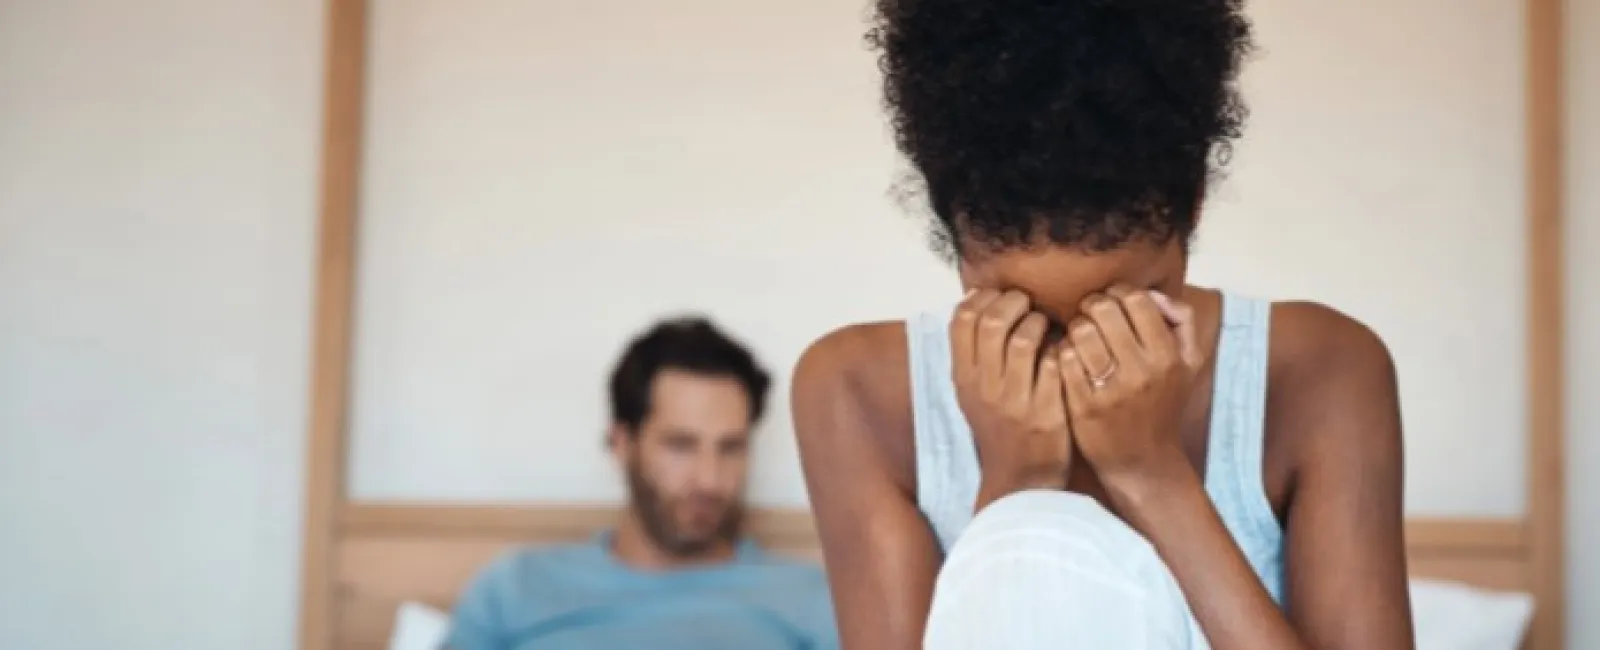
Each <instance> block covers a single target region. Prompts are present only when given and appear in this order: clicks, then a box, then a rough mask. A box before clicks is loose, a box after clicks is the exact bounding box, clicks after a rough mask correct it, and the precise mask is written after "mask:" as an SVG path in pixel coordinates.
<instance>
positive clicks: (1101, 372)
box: [1067, 316, 1117, 397]
mask: <svg viewBox="0 0 1600 650" xmlns="http://www.w3.org/2000/svg"><path fill="white" fill-rule="evenodd" d="M1067 339H1068V340H1069V341H1071V342H1072V346H1071V351H1072V352H1073V357H1074V358H1075V359H1076V364H1077V367H1078V368H1079V369H1081V370H1082V371H1083V373H1084V378H1085V379H1087V380H1090V381H1091V383H1093V382H1094V380H1104V381H1109V380H1110V378H1111V377H1112V376H1113V375H1115V374H1116V373H1117V359H1116V357H1114V356H1112V354H1111V348H1110V347H1108V346H1107V345H1106V343H1105V340H1104V339H1103V338H1102V337H1101V336H1100V328H1099V327H1098V326H1097V325H1096V324H1095V322H1094V321H1092V320H1090V319H1088V318H1084V317H1081V316H1080V317H1078V318H1074V319H1073V320H1072V323H1071V324H1070V325H1068V326H1067ZM1069 397H1070V393H1069Z"/></svg>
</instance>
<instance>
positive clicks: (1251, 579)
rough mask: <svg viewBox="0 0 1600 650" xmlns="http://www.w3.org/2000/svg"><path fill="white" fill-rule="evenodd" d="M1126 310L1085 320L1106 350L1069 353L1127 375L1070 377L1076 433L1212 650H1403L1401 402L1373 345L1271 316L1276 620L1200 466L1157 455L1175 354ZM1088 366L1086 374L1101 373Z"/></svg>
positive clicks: (1365, 337)
mask: <svg viewBox="0 0 1600 650" xmlns="http://www.w3.org/2000/svg"><path fill="white" fill-rule="evenodd" d="M1120 301H1121V302H1122V306H1123V307H1124V308H1125V313H1126V315H1127V319H1124V318H1123V315H1122V313H1119V312H1121V311H1123V310H1118V309H1115V308H1113V306H1112V305H1110V304H1108V303H1107V302H1105V301H1099V302H1098V303H1097V304H1094V305H1090V306H1089V307H1088V308H1086V309H1085V311H1086V312H1087V313H1090V314H1091V315H1092V317H1093V318H1094V320H1095V325H1096V328H1095V329H1096V330H1098V332H1094V333H1093V334H1098V335H1100V337H1102V338H1103V341H1102V340H1096V338H1097V337H1091V336H1087V335H1085V336H1080V337H1078V338H1079V339H1081V340H1082V341H1083V342H1085V345H1081V346H1078V347H1079V349H1089V350H1095V349H1097V346H1099V347H1101V348H1105V349H1108V350H1109V351H1111V352H1112V356H1115V357H1116V358H1117V360H1118V362H1119V363H1120V364H1122V365H1121V367H1123V368H1124V370H1119V371H1118V373H1119V374H1120V373H1123V372H1128V373H1129V374H1128V376H1127V378H1126V379H1123V380H1122V382H1121V385H1118V383H1117V382H1116V381H1113V382H1109V383H1108V387H1107V388H1106V389H1104V390H1094V389H1092V387H1089V386H1087V383H1086V382H1084V381H1083V380H1082V378H1081V377H1073V379H1072V381H1070V382H1069V384H1070V385H1069V395H1068V402H1069V404H1071V410H1072V411H1073V415H1074V420H1073V426H1074V429H1075V430H1076V431H1077V433H1078V434H1079V440H1080V442H1081V444H1084V445H1085V454H1086V455H1087V456H1088V457H1089V459H1090V462H1091V464H1094V463H1096V461H1097V460H1098V462H1099V464H1098V465H1097V466H1096V468H1097V469H1098V470H1100V473H1101V479H1102V481H1104V482H1105V484H1106V487H1107V489H1108V491H1109V492H1110V494H1111V497H1112V500H1113V502H1115V503H1116V505H1117V508H1118V510H1119V511H1121V512H1122V513H1123V514H1124V516H1125V517H1127V518H1128V520H1129V523H1130V524H1132V525H1133V526H1134V527H1135V528H1136V529H1138V530H1139V531H1140V532H1141V533H1142V534H1144V535H1145V537H1147V538H1148V539H1149V540H1150V541H1151V543H1152V544H1153V545H1154V546H1155V547H1156V550H1157V552H1158V553H1159V554H1160V555H1161V557H1162V559H1163V560H1164V561H1165V562H1166V564H1167V566H1168V567H1169V568H1170V569H1171V570H1172V572H1173V574H1174V576H1175V577H1176V578H1177V581H1178V584H1179V586H1180V587H1181V588H1182V590H1183V593H1184V596H1185V598H1186V599H1187V600H1188V602H1189V604H1190V606H1191V609H1192V610H1193V611H1194V614H1195V618H1196V619H1197V620H1198V621H1199V623H1200V628H1201V629H1202V630H1203V631H1204V632H1205V634H1206V637H1207V640H1208V641H1209V642H1210V644H1211V646H1212V647H1214V648H1219V649H1229V648H1238V649H1247V648H1248V649H1252V650H1254V649H1256V648H1274V649H1277V648H1317V649H1319V650H1400V649H1409V648H1411V647H1412V644H1413V640H1412V637H1411V628H1410V612H1409V606H1408V603H1407V591H1406V573H1405V558H1404V545H1403V540H1402V535H1403V533H1402V528H1403V524H1402V520H1401V515H1400V500H1401V499H1400V491H1401V488H1400V472H1401V470H1400V465H1401V463H1400V442H1399V441H1400V425H1399V414H1398V406H1397V403H1398V398H1397V396H1396V389H1395V380H1394V371H1393V367H1392V363H1391V362H1390V359H1389V355H1388V352H1387V350H1386V349H1385V348H1384V346H1383V344H1382V342H1381V341H1380V340H1379V339H1378V338H1377V336H1376V335H1374V334H1372V333H1371V332H1370V331H1369V330H1367V329H1366V328H1365V327H1364V326H1362V325H1360V324H1359V323H1357V322H1355V321H1353V320H1351V319H1349V318H1348V317H1345V316H1343V315H1340V314H1338V313H1337V312H1334V311H1332V310H1330V309H1327V308H1325V307H1320V306H1315V305H1295V306H1289V307H1287V308H1285V309H1282V310H1280V312H1279V313H1280V314H1282V316H1283V318H1277V317H1276V315H1275V319H1274V327H1275V329H1280V328H1281V329H1280V331H1283V332H1285V334H1284V335H1283V336H1281V337H1275V338H1274V343H1273V345H1274V346H1275V356H1276V355H1277V353H1278V350H1277V349H1276V348H1277V346H1278V345H1279V343H1280V342H1284V343H1286V344H1287V345H1285V348H1287V349H1286V350H1284V351H1285V352H1287V353H1289V356H1290V357H1292V361H1291V362H1290V363H1288V364H1287V365H1289V366H1292V367H1293V370H1292V371H1291V372H1288V373H1284V374H1280V375H1278V376H1276V377H1274V381H1273V382H1272V386H1271V388H1270V389H1269V400H1271V401H1272V402H1273V403H1274V406H1271V407H1269V408H1270V409H1271V411H1272V415H1271V416H1269V425H1270V426H1271V427H1272V428H1271V429H1270V430H1271V431H1272V432H1273V435H1274V436H1275V439H1279V440H1287V441H1288V442H1289V444H1291V446H1292V448H1293V449H1294V450H1295V451H1296V452H1297V453H1296V454H1295V457H1296V459H1297V460H1296V461H1295V468H1296V469H1295V472H1294V481H1293V487H1292V490H1293V492H1292V494H1291V495H1290V499H1289V502H1290V506H1289V525H1288V530H1287V533H1286V534H1287V540H1288V541H1287V544H1288V549H1287V558H1286V559H1287V562H1288V576H1287V578H1288V592H1289V598H1288V603H1287V606H1288V611H1287V613H1285V612H1280V610H1279V609H1278V608H1277V607H1276V606H1275V605H1274V603H1273V602H1272V600H1271V598H1270V596H1269V595H1268V593H1267V591H1266V589H1265V588H1264V587H1263V586H1262V585H1261V583H1260V581H1259V580H1258V579H1257V578H1256V576H1255V574H1254V572H1253V571H1252V569H1251V567H1250V565H1249V564H1248V562H1247V561H1246V560H1245V558H1244V555H1243V553H1241V552H1240V551H1239V548H1238V546H1237V545H1236V544H1235V543H1234V541H1233V539H1232V536H1231V535H1230V534H1229V533H1228V531H1227V528H1226V527H1225V526H1224V525H1223V523H1222V520H1221V518H1220V517H1219V516H1218V514H1217V512H1216V509H1215V508H1214V506H1213V505H1212V503H1211V501H1210V499H1209V498H1208V497H1207V495H1206V492H1205V487H1204V483H1203V481H1202V480H1201V478H1200V476H1199V475H1198V473H1196V472H1195V470H1194V468H1193V466H1192V465H1191V464H1189V462H1188V461H1187V459H1186V458H1185V457H1184V456H1183V454H1182V452H1181V451H1180V450H1179V449H1178V448H1177V447H1176V446H1174V445H1171V444H1163V440H1164V439H1163V437H1162V436H1163V432H1165V431H1167V430H1170V429H1171V428H1172V425H1171V424H1170V423H1167V424H1163V422H1165V419H1164V418H1163V417H1162V416H1161V414H1162V413H1166V412H1172V411H1173V408H1172V406H1173V405H1174V404H1176V403H1178V401H1179V400H1178V399H1177V398H1176V395H1177V394H1178V393H1177V392H1174V391H1173V390H1172V388H1170V387H1171V386H1174V385H1176V384H1178V383H1181V377H1180V375H1181V373H1178V372H1175V371H1172V370H1171V364H1170V359H1169V357H1170V356H1171V354H1172V352H1173V349H1170V348H1166V346H1165V344H1164V343H1162V344H1160V345H1154V346H1152V345H1150V343H1151V342H1159V341H1161V338H1160V337H1159V336H1158V333H1159V332H1158V326H1157V322H1156V321H1155V318H1154V317H1153V316H1152V315H1151V314H1152V312H1151V310H1150V309H1149V307H1150V305H1149V304H1148V303H1147V302H1146V301H1145V300H1144V299H1142V298H1139V297H1137V296H1134V297H1132V298H1131V299H1130V298H1129V297H1128V295H1124V296H1122V297H1121V299H1120ZM1282 312H1289V313H1286V314H1284V313H1282ZM1128 320H1132V321H1134V322H1135V324H1133V325H1129V324H1128V323H1127V321H1128ZM1171 320H1173V321H1174V323H1175V325H1176V330H1175V331H1176V332H1177V334H1178V337H1177V338H1178V341H1177V342H1178V344H1179V345H1178V346H1177V349H1178V350H1190V351H1191V352H1190V353H1188V355H1187V356H1190V360H1189V361H1188V362H1186V365H1188V366H1189V367H1191V368H1192V367H1195V366H1196V360H1195V359H1194V358H1193V356H1192V354H1193V353H1192V350H1194V349H1195V348H1194V342H1193V341H1192V340H1186V337H1192V336H1193V330H1192V327H1191V325H1192V312H1191V311H1190V310H1188V309H1187V308H1186V307H1181V306H1180V309H1179V310H1177V317H1176V318H1173V319H1171ZM1134 331H1137V332H1138V334H1139V336H1138V337H1134V336H1131V334H1132V333H1133V332H1134ZM1136 339H1137V340H1138V341H1143V342H1145V345H1143V346H1141V345H1138V344H1136V342H1135V341H1136ZM1301 342H1303V343H1301ZM1075 345H1077V341H1075ZM1090 356H1098V355H1090ZM1097 361H1099V362H1098V363H1091V364H1087V365H1089V366H1091V367H1099V368H1103V367H1105V366H1104V365H1102V364H1103V363H1105V361H1104V360H1097ZM1077 365H1079V366H1083V365H1086V364H1083V363H1081V362H1077ZM1079 372H1080V374H1081V372H1082V371H1081V370H1080V371H1079ZM1069 374H1070V373H1069ZM1163 376H1165V377H1167V379H1165V380H1163V379H1161V377H1163ZM1074 400H1076V403H1073V402H1074ZM1080 423H1081V426H1080Z"/></svg>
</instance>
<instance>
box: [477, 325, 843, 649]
mask: <svg viewBox="0 0 1600 650" xmlns="http://www.w3.org/2000/svg"><path fill="white" fill-rule="evenodd" d="M769 383H770V380H769V378H768V375H767V372H766V371H765V370H763V369H762V368H761V367H760V365H759V364H758V363H757V361H756V359H755V358H754V356H753V355H752V354H751V353H750V352H749V351H748V350H746V349H745V348H744V347H742V346H741V345H739V344H738V343H737V342H735V341H733V340H731V339H729V338H728V337H727V336H726V335H724V334H723V333H722V332H720V331H719V330H718V329H717V328H716V327H715V326H714V325H712V324H711V323H710V322H709V321H707V320H704V319H700V318H687V319H680V320H669V321H665V322H662V323H659V324H657V325H656V326H655V327H653V328H652V329H650V330H649V331H647V332H645V333H644V334H642V335H641V336H639V337H638V338H636V339H635V340H634V341H633V342H632V343H631V344H630V345H629V346H628V348H627V350H626V351H625V352H624V353H623V355H622V359H621V360H620V361H619V362H618V363H617V366H616V368H615V370H614V371H613V372H612V375H611V385H610V397H611V420H612V422H611V427H610V430H609V432H608V434H607V445H608V447H609V448H610V451H611V454H612V455H613V457H614V458H615V459H616V461H617V464H618V465H619V467H620V468H621V469H622V471H623V474H624V475H625V476H626V477H627V481H628V489H629V494H630V503H629V507H628V510H627V515H626V516H625V517H624V518H623V519H622V521H621V522H620V524H619V525H618V526H617V527H616V529H614V530H610V531H606V532H603V533H601V534H599V535H598V536H596V538H595V539H594V540H593V541H591V542H589V543H587V544H580V545H574V546H568V547H559V548H543V549H527V550H520V551H516V552H513V553H510V554H508V555H506V556H504V557H502V558H500V559H499V560H497V561H496V562H495V563H494V564H493V565H491V566H490V567H489V568H488V569H486V570H485V571H484V572H483V573H482V574H480V575H479V576H478V577H477V579H476V580H474V581H473V583H472V584H471V585H470V586H469V587H468V589H467V591H466V593H464V594H463V595H462V598H461V600H460V602H459V603H458V605H457V609H456V612H455V616H454V621H453V628H452V630H451V632H450V636H449V638H448V640H447V646H448V647H450V648H451V649H452V650H560V649H568V648H571V649H574V650H577V649H580V648H581V649H584V650H608V649H616V650H636V649H638V650H642V649H645V648H648V649H650V650H677V649H681V650H718V649H722V648H727V649H728V650H735V649H736V650H768V649H770V650H779V649H782V650H798V649H802V648H804V649H814V650H823V649H827V648H836V647H837V646H838V640H837V634H836V632H835V630H834V623H833V610H832V605H831V603H830V602H829V598H828V591H827V583H826V581H825V580H824V578H823V576H822V573H821V571H820V570H819V569H817V568H815V567H812V566H809V565H806V564H802V563H798V562H790V561H785V560H780V559H777V558H774V557H770V556H768V555H766V554H764V553H763V552H762V550H761V549H760V548H758V547H757V546H756V545H755V543H754V542H752V541H749V540H746V539H742V538H741V537H740V520H741V517H742V514H743V511H744V504H743V493H744V487H745V482H746V481H745V479H746V475H747V472H748V470H749V453H748V452H749V447H750V434H751V429H752V428H753V427H754V425H755V424H756V423H757V422H758V421H759V420H760V418H761V414H762V410H763V408H764V406H765V404H766V397H767V389H768V385H769Z"/></svg>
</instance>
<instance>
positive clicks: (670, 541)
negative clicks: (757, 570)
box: [627, 463, 744, 558]
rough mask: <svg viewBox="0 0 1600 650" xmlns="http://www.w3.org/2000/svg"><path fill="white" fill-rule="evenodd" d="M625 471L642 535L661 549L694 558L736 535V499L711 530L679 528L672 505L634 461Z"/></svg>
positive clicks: (739, 517) (739, 511) (740, 509)
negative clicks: (700, 530) (641, 527)
mask: <svg viewBox="0 0 1600 650" xmlns="http://www.w3.org/2000/svg"><path fill="white" fill-rule="evenodd" d="M627 474H628V490H629V492H630V494H631V495H632V497H633V503H632V507H633V511H634V512H636V513H638V515H639V521H640V522H641V523H642V524H644V531H645V534H646V535H649V536H650V540H651V541H653V542H655V544H656V547H657V548H659V549H661V551H662V552H664V553H666V554H668V555H671V556H674V557H680V558H686V557H693V556H696V555H701V554H704V553H706V552H707V551H710V550H712V548H713V547H715V546H717V545H718V544H720V543H722V542H732V541H735V540H737V539H738V538H739V532H740V529H741V528H742V526H743V524H744V505H743V504H741V503H739V502H738V501H736V500H735V501H731V502H728V503H727V505H726V507H725V508H724V509H723V511H722V514H721V519H720V520H719V521H717V523H716V526H714V527H713V528H712V529H711V530H710V532H708V533H705V534H699V533H695V532H691V531H687V530H680V529H679V525H678V520H677V518H676V517H674V516H673V514H674V513H673V506H674V504H673V503H672V501H671V500H669V499H668V498H667V497H666V496H664V495H662V494H661V491H660V490H657V489H656V487H655V485H653V484H651V483H650V480H649V479H647V478H645V476H644V472H643V471H641V470H640V469H639V467H638V465H637V463H632V464H630V466H629V467H628V472H627Z"/></svg>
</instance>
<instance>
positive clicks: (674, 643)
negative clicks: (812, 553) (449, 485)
mask: <svg viewBox="0 0 1600 650" xmlns="http://www.w3.org/2000/svg"><path fill="white" fill-rule="evenodd" d="M452 618H453V620H452V624H451V631H450V635H449V639H448V641H447V642H446V645H447V647H449V648H450V649H451V650H644V649H649V650H724V649H725V650H837V648H838V647H839V641H838V633H837V631H836V628H835V624H834V616H833V607H832V604H831V602H830V600H829V595H828V587H827V582H826V580H825V579H824V577H823V575H822V572H821V570H819V569H818V568H817V567H814V566H811V565H809V564H805V563H801V562H795V561H790V560H785V559H781V558H777V557H773V556H770V555H767V554H766V553H763V552H762V551H761V550H760V549H759V548H757V547H756V545H755V544H753V543H750V542H744V543H741V544H740V546H739V550H738V553H737V555H736V556H735V558H734V559H732V560H730V561H728V562H725V563H721V564H716V565H710V566H705V567H696V568H690V569H677V570H668V571H639V570H636V569H633V568H630V567H628V566H627V565H624V564H622V563H621V562H618V561H617V560H616V558H615V557H613V556H612V554H611V552H610V539H609V535H604V534H603V535H600V536H598V537H597V538H596V539H595V540H593V541H592V542H590V543H587V544H580V545H572V546H559V547H546V548H537V549H524V550H518V551H514V552H511V553H508V554H506V555H504V556H502V557H500V558H499V559H497V560H496V561H495V562H494V563H493V564H491V565H490V566H489V567H488V568H486V569H485V570H484V571H483V572H482V573H480V574H479V575H478V576H477V578H476V579H474V580H473V582H472V584H471V585H470V586H469V587H468V588H467V590H466V592H465V593H463V594H462V597H461V599H460V600H459V601H458V602H457V604H456V611H455V615H454V616H453V617H452Z"/></svg>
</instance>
